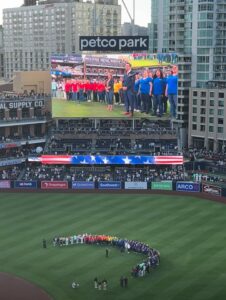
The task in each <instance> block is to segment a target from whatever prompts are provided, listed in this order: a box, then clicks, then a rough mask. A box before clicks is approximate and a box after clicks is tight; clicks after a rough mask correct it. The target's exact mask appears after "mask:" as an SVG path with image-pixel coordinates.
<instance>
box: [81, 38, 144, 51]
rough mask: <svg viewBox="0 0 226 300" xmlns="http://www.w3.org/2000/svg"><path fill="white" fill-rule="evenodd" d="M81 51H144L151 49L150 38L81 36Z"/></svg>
mask: <svg viewBox="0 0 226 300" xmlns="http://www.w3.org/2000/svg"><path fill="white" fill-rule="evenodd" d="M79 47H80V51H110V52H111V51H118V52H121V51H129V52H130V51H143V50H148V49H149V37H148V36H80V37H79Z"/></svg>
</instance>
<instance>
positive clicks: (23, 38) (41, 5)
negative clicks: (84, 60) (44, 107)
mask: <svg viewBox="0 0 226 300" xmlns="http://www.w3.org/2000/svg"><path fill="white" fill-rule="evenodd" d="M3 28H4V59H5V77H6V78H8V79H10V78H12V76H13V73H14V71H33V70H48V69H49V68H50V56H51V55H52V54H56V53H57V54H75V53H77V52H78V51H79V36H80V35H108V36H109V35H119V34H120V33H121V6H120V5H118V1H116V0H112V1H110V0H109V1H100V0H99V1H95V2H94V3H92V2H91V1H90V2H83V1H75V0H70V1H59V0H55V1H52V0H47V1H39V2H37V3H36V5H23V6H21V7H17V8H9V9H4V10H3Z"/></svg>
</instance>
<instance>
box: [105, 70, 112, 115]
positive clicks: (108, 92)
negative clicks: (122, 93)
mask: <svg viewBox="0 0 226 300" xmlns="http://www.w3.org/2000/svg"><path fill="white" fill-rule="evenodd" d="M107 76H108V78H107V81H106V85H105V91H106V100H107V110H110V111H112V109H113V97H114V79H113V76H112V74H111V73H110V72H109V73H108V75H107Z"/></svg>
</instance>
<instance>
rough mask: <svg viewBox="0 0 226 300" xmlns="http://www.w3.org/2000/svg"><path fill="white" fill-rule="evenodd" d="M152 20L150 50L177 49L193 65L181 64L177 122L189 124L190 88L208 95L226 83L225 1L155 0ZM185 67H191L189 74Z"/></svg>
mask: <svg viewBox="0 0 226 300" xmlns="http://www.w3.org/2000/svg"><path fill="white" fill-rule="evenodd" d="M151 20H152V23H151V25H150V27H149V31H150V38H151V40H150V45H152V47H153V49H151V50H156V51H158V52H172V51H173V52H177V53H178V54H179V57H186V61H188V60H190V66H189V65H186V64H183V63H182V64H179V89H178V119H179V120H178V121H177V123H178V124H181V125H183V126H184V127H187V126H188V124H186V122H187V121H188V120H189V123H191V122H192V120H191V118H192V114H191V115H189V116H188V112H189V110H188V105H189V106H190V105H192V98H191V96H190V102H189V87H192V88H200V89H202V91H203V94H206V95H208V92H207V91H206V90H207V89H208V88H210V87H211V89H213V88H214V87H215V88H218V87H219V85H220V86H221V88H222V85H223V84H224V83H225V85H226V39H225V37H226V22H225V20H226V0H220V1H219V0H199V1H197V0H152V10H151ZM189 57H190V58H189ZM182 60H183V59H182ZM184 68H186V69H187V70H189V69H190V71H191V72H190V74H189V73H188V72H187V71H186V72H184ZM182 86H183V88H182ZM212 92H213V91H212ZM200 93H201V91H200ZM182 94H183V97H182ZM215 94H217V92H216V93H215ZM203 103H204V102H203ZM206 103H207V102H206ZM186 107H187V108H186ZM183 109H184V112H183V113H182V110H183ZM203 111H204V110H203ZM190 113H191V112H190ZM194 117H195V116H194ZM193 119H194V120H195V118H193ZM202 121H203V120H202ZM206 127H207V126H206ZM189 128H192V126H189ZM193 128H195V126H193ZM203 128H204V127H202V129H203ZM220 130H221V129H220ZM190 133H192V130H190ZM200 133H202V131H199V135H200ZM196 134H197V132H196ZM224 134H226V133H225V132H224ZM203 135H206V133H205V132H203ZM189 141H192V138H191V136H190V137H189ZM206 144H208V143H205V145H206Z"/></svg>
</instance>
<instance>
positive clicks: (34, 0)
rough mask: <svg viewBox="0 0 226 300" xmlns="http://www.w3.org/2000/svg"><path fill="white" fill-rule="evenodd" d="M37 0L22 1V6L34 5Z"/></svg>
mask: <svg viewBox="0 0 226 300" xmlns="http://www.w3.org/2000/svg"><path fill="white" fill-rule="evenodd" d="M36 1H37V0H24V6H29V5H35V4H36Z"/></svg>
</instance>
